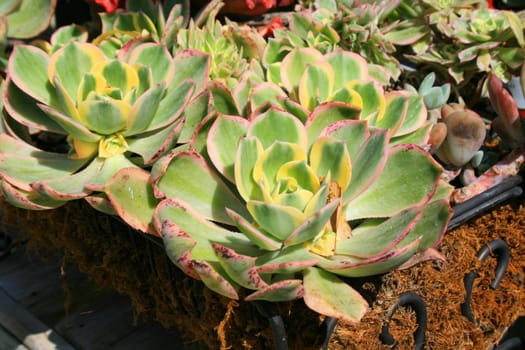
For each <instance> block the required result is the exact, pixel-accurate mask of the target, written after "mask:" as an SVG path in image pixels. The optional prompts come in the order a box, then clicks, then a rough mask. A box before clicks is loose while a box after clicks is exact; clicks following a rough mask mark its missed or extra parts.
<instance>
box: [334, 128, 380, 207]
mask: <svg viewBox="0 0 525 350" xmlns="http://www.w3.org/2000/svg"><path fill="white" fill-rule="evenodd" d="M388 134H389V133H388V132H387V131H383V130H378V131H376V132H374V133H373V134H372V135H370V137H369V138H368V139H366V141H365V142H364V144H363V145H362V147H361V149H360V150H359V152H358V153H357V154H356V155H355V156H354V157H353V158H352V180H351V182H350V186H348V188H347V189H346V190H345V191H344V192H343V202H344V203H345V204H346V203H347V202H348V201H350V200H351V199H352V198H354V197H355V196H357V195H359V194H360V193H362V192H363V191H365V190H366V189H367V188H368V187H369V186H370V185H371V184H372V183H373V182H374V181H375V180H376V179H377V177H378V176H379V174H380V173H381V171H382V170H383V169H384V166H385V164H386V160H387V154H388ZM348 141H349V142H351V140H348Z"/></svg>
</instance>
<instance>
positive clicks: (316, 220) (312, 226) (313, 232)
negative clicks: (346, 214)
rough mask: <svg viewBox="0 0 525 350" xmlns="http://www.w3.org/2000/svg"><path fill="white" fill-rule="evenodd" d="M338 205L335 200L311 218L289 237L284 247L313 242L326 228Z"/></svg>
mask: <svg viewBox="0 0 525 350" xmlns="http://www.w3.org/2000/svg"><path fill="white" fill-rule="evenodd" d="M338 205H339V201H337V200H334V201H332V202H330V203H328V204H327V205H325V206H324V207H323V208H322V209H321V210H319V211H318V212H316V213H314V214H313V215H311V216H309V217H308V218H307V219H306V220H305V221H304V222H303V223H302V224H301V225H300V226H299V227H297V228H296V229H295V230H294V231H293V232H292V233H291V234H290V236H288V238H287V239H286V241H284V245H285V246H290V245H295V244H300V243H303V242H306V241H310V240H312V239H313V238H314V237H315V236H317V235H318V234H319V232H321V231H322V229H323V228H324V227H325V226H326V224H327V223H328V221H329V220H330V217H331V216H332V214H333V213H334V211H335V210H336V209H337V206H338Z"/></svg>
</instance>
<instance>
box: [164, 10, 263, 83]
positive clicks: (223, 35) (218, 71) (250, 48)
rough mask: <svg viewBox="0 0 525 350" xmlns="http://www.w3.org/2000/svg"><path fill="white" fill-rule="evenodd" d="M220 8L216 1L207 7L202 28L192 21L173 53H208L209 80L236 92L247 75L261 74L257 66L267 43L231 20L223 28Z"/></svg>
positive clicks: (254, 31) (252, 30)
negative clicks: (219, 16)
mask: <svg viewBox="0 0 525 350" xmlns="http://www.w3.org/2000/svg"><path fill="white" fill-rule="evenodd" d="M221 4H222V3H221V2H220V1H213V2H211V3H210V4H209V5H208V7H207V8H206V9H205V10H206V11H207V15H206V18H205V22H204V23H202V25H201V24H199V23H198V22H194V21H191V22H190V24H189V26H188V28H187V29H186V28H185V29H181V30H179V32H178V33H177V38H176V40H177V42H176V45H175V47H174V50H175V51H182V50H186V49H190V48H191V49H196V50H199V51H202V52H205V53H206V54H208V55H209V56H210V59H211V67H210V80H212V81H214V82H217V83H221V84H224V85H225V86H226V87H228V88H229V89H234V88H235V87H236V86H237V85H238V84H239V81H240V80H241V79H242V78H243V76H244V75H245V74H252V73H254V72H255V71H256V70H258V71H261V68H260V67H254V66H259V61H260V57H261V55H262V52H263V50H264V48H265V46H266V42H265V40H264V38H263V37H262V36H261V35H260V34H259V33H258V32H257V31H256V30H254V29H253V28H251V27H249V26H247V25H240V24H238V23H235V22H232V21H229V20H228V19H226V23H225V24H222V23H220V22H219V21H218V20H216V15H217V13H218V11H219V10H220V8H221ZM200 21H204V19H201V20H200ZM256 68H257V69H256ZM261 75H262V74H261ZM261 79H262V76H261Z"/></svg>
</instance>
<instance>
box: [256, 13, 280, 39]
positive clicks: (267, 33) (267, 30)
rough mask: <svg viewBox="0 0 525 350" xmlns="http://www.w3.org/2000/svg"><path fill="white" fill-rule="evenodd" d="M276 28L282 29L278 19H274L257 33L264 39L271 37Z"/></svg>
mask: <svg viewBox="0 0 525 350" xmlns="http://www.w3.org/2000/svg"><path fill="white" fill-rule="evenodd" d="M278 28H284V23H283V20H282V19H280V18H279V17H274V18H273V19H272V21H271V22H270V23H268V24H267V25H265V26H262V27H260V28H259V33H260V34H261V35H262V36H263V37H265V38H268V37H271V36H273V31H274V30H275V29H278Z"/></svg>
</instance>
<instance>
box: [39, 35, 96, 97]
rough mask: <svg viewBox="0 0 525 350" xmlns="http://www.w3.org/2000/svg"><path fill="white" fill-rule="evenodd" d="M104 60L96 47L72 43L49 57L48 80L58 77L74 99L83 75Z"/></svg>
mask: <svg viewBox="0 0 525 350" xmlns="http://www.w3.org/2000/svg"><path fill="white" fill-rule="evenodd" d="M104 60H106V56H105V55H104V53H103V52H102V50H101V49H100V48H98V47H97V46H95V45H93V44H91V43H81V42H75V41H73V42H71V43H69V44H68V45H66V46H64V47H62V48H61V49H59V50H58V51H56V52H55V53H54V54H53V55H52V56H51V57H50V59H49V69H48V72H47V74H48V79H49V81H53V79H54V78H55V76H56V77H58V79H60V81H61V82H62V84H63V85H64V88H65V89H66V91H67V92H68V94H69V96H72V97H76V96H77V89H78V86H79V85H80V81H81V80H82V76H83V75H84V73H85V72H89V71H91V69H92V68H93V67H94V66H95V65H96V64H97V63H99V62H103V61H104ZM44 86H45V85H44ZM44 102H45V101H44Z"/></svg>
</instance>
